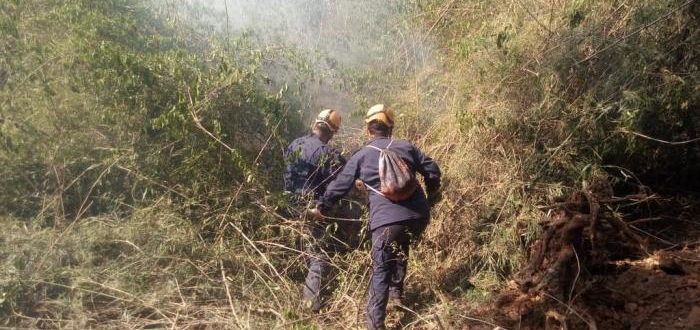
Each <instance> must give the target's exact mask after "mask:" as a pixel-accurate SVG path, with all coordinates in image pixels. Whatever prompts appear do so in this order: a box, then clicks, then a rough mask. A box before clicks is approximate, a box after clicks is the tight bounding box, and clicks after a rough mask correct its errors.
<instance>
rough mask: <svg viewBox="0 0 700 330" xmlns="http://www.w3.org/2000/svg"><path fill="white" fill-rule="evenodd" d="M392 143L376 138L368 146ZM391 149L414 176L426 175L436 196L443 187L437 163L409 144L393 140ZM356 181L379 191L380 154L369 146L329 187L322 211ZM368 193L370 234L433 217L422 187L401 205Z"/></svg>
mask: <svg viewBox="0 0 700 330" xmlns="http://www.w3.org/2000/svg"><path fill="white" fill-rule="evenodd" d="M390 141H391V140H390V139H389V138H386V137H375V138H372V139H370V140H369V142H367V145H373V146H375V147H378V148H382V149H383V148H385V147H386V146H387V145H388V144H389V142H390ZM390 149H391V150H392V151H395V152H396V153H398V154H399V156H401V158H402V159H403V160H404V161H405V162H406V164H408V165H409V166H410V167H411V169H412V170H413V171H414V173H415V172H418V173H420V174H421V175H423V178H424V179H425V183H426V188H427V189H428V191H429V192H431V193H433V192H437V190H438V189H439V187H440V175H441V174H440V168H438V166H437V164H436V163H435V161H433V160H432V159H431V158H430V157H428V156H426V155H425V154H424V153H423V152H422V151H420V150H419V149H418V148H417V147H416V146H414V145H413V144H411V143H410V142H408V141H404V140H393V142H392V143H391V147H390ZM355 179H360V180H362V181H363V182H364V183H365V184H367V185H369V186H371V187H372V188H374V189H377V190H379V189H380V181H379V151H378V150H376V149H373V148H370V147H367V146H365V147H363V148H362V149H360V150H358V151H357V152H356V153H355V154H354V155H353V156H352V157H351V158H350V160H349V161H348V163H347V165H345V168H343V171H342V172H340V174H339V175H338V177H337V178H336V179H335V180H333V182H331V184H330V185H329V186H328V188H327V189H326V193H325V194H324V195H323V198H322V199H321V200H320V202H319V203H318V204H319V206H321V208H322V209H329V208H330V207H331V206H333V204H334V203H335V202H336V201H338V199H340V198H341V197H343V196H344V195H345V194H346V193H348V191H350V189H351V188H352V187H353V184H354V181H355ZM368 193H369V212H370V223H369V225H370V230H374V229H375V228H378V227H381V226H384V225H388V224H391V223H395V222H401V221H406V220H414V219H427V218H428V216H429V214H430V207H429V206H428V203H427V201H426V196H425V193H424V192H423V189H422V188H420V187H419V188H418V189H416V192H415V193H414V194H413V195H412V196H411V197H410V198H408V199H407V200H404V201H401V202H392V201H390V200H389V199H387V198H386V197H384V196H382V195H380V194H377V193H376V192H374V191H372V190H371V189H368Z"/></svg>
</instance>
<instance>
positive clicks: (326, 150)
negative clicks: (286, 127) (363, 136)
mask: <svg viewBox="0 0 700 330" xmlns="http://www.w3.org/2000/svg"><path fill="white" fill-rule="evenodd" d="M284 159H285V162H286V164H287V167H286V169H285V171H284V190H286V191H289V192H292V193H297V194H302V195H307V194H308V195H311V194H313V197H314V200H319V198H320V197H321V196H322V195H323V192H324V191H325V190H326V186H328V184H329V183H330V182H331V181H332V180H333V178H334V177H335V175H336V174H337V173H338V172H339V171H340V169H341V168H342V166H343V165H344V164H345V159H344V158H343V157H342V156H341V155H340V152H338V150H336V149H335V148H333V147H331V146H329V145H327V144H325V143H323V141H321V139H319V138H318V136H316V135H314V134H309V135H306V136H302V137H300V138H298V139H296V140H294V141H292V143H291V144H289V146H288V147H287V149H286V150H285V151H284Z"/></svg>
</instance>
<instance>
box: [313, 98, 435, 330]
mask: <svg viewBox="0 0 700 330" xmlns="http://www.w3.org/2000/svg"><path fill="white" fill-rule="evenodd" d="M394 117H395V116H394V112H393V110H392V109H391V108H389V107H387V106H385V105H382V104H378V105H375V106H373V107H371V108H370V109H369V111H368V112H367V114H366V117H365V123H366V125H367V133H368V134H369V137H370V138H369V141H367V143H366V144H365V146H364V147H363V148H361V149H360V150H359V151H357V152H356V153H355V154H354V155H353V156H352V157H351V158H350V160H349V161H348V163H347V164H346V165H345V167H344V168H343V170H342V171H341V172H340V174H338V176H337V177H336V178H335V180H334V181H333V182H331V183H330V185H329V186H328V187H327V188H326V190H325V193H324V195H323V197H321V198H320V199H319V200H318V202H317V203H316V208H315V209H314V210H312V212H313V213H316V214H324V213H325V212H327V210H329V209H330V208H331V207H332V206H333V205H334V203H336V202H337V201H338V200H339V199H340V198H341V197H342V196H344V195H345V194H346V193H348V192H349V191H350V189H351V188H352V187H353V185H354V183H355V180H356V179H360V180H361V181H362V182H363V183H364V184H365V186H366V187H367V190H368V193H369V212H370V221H369V227H370V228H369V229H370V231H371V239H372V251H371V258H372V278H371V284H370V292H369V301H368V304H367V323H368V328H369V329H384V319H385V318H386V306H387V303H388V300H389V298H392V299H396V300H397V303H398V304H401V298H402V296H403V282H404V278H405V276H406V266H407V260H408V253H409V242H410V240H411V238H412V237H414V238H416V237H418V236H420V234H421V233H422V232H423V230H424V229H425V227H426V226H427V224H428V219H429V215H430V207H431V206H432V205H433V204H434V203H435V202H437V200H438V199H439V188H440V176H441V173H440V169H439V168H438V165H437V164H436V163H435V161H433V160H432V159H431V158H430V157H428V156H426V155H425V154H424V153H423V152H422V151H421V150H420V149H418V148H417V147H416V146H415V145H413V144H411V143H410V142H408V141H405V140H395V139H392V138H391V136H392V131H393V128H394V119H395V118H394ZM385 149H388V150H391V151H392V152H394V153H395V154H396V155H397V156H398V157H400V158H401V162H402V163H403V164H405V166H403V167H404V168H407V169H408V171H410V173H412V175H413V178H415V174H416V172H417V173H420V174H421V175H422V176H423V178H424V182H425V185H426V191H427V194H426V192H425V191H424V190H423V189H422V187H420V185H419V184H417V183H416V186H415V187H414V188H413V190H408V193H407V195H406V196H403V197H402V198H401V199H397V198H394V197H395V196H389V195H387V194H386V193H383V192H382V191H383V186H384V184H385V182H383V181H382V180H385V179H387V178H380V168H379V162H380V154H381V150H385Z"/></svg>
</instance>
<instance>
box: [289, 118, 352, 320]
mask: <svg viewBox="0 0 700 330" xmlns="http://www.w3.org/2000/svg"><path fill="white" fill-rule="evenodd" d="M340 122H341V116H340V114H339V113H338V112H337V111H335V110H331V109H326V110H323V111H321V113H319V115H318V117H317V118H316V120H315V121H314V123H313V124H312V126H311V133H310V134H308V135H306V136H302V137H300V138H297V139H296V140H294V141H293V142H292V143H291V144H290V145H289V146H288V147H287V149H286V150H285V152H284V158H285V161H286V165H287V166H286V170H285V173H284V188H285V191H287V192H288V193H290V194H291V195H292V199H293V202H292V204H293V205H294V206H295V207H296V208H297V209H306V207H307V205H308V204H307V203H309V202H313V201H317V200H318V199H319V198H320V197H321V196H323V193H324V192H325V190H326V187H327V186H328V184H329V183H330V182H331V180H332V179H333V178H334V177H335V175H336V174H337V173H338V172H339V171H340V169H341V168H342V166H343V165H344V164H345V159H344V158H343V157H342V156H341V155H340V152H339V151H338V150H336V149H335V148H333V147H331V146H329V145H328V141H330V139H331V138H333V135H334V134H335V133H337V132H338V129H340ZM325 227H326V226H325V223H323V222H321V221H319V219H311V222H310V223H309V224H308V226H307V228H308V230H309V232H310V235H311V240H310V242H309V244H308V245H307V246H306V248H305V252H306V254H307V263H308V266H309V271H308V274H307V276H306V280H305V282H304V289H303V295H304V300H305V301H306V302H307V303H308V304H309V305H310V307H311V310H312V311H313V312H318V311H319V310H320V309H321V305H322V296H321V290H322V288H323V283H324V282H325V280H326V279H325V278H326V277H327V276H328V274H329V272H330V263H329V259H328V255H327V253H326V251H327V250H329V249H328V245H329V244H331V242H329V241H330V240H332V238H329V237H327V236H328V235H327V234H326V230H325V229H326V228H325Z"/></svg>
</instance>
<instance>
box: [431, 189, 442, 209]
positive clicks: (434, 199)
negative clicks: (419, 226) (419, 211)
mask: <svg viewBox="0 0 700 330" xmlns="http://www.w3.org/2000/svg"><path fill="white" fill-rule="evenodd" d="M427 200H428V205H429V206H430V207H431V208H432V207H433V206H435V204H437V203H439V202H440V201H441V200H442V192H441V191H440V190H434V191H431V192H428V197H427Z"/></svg>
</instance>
